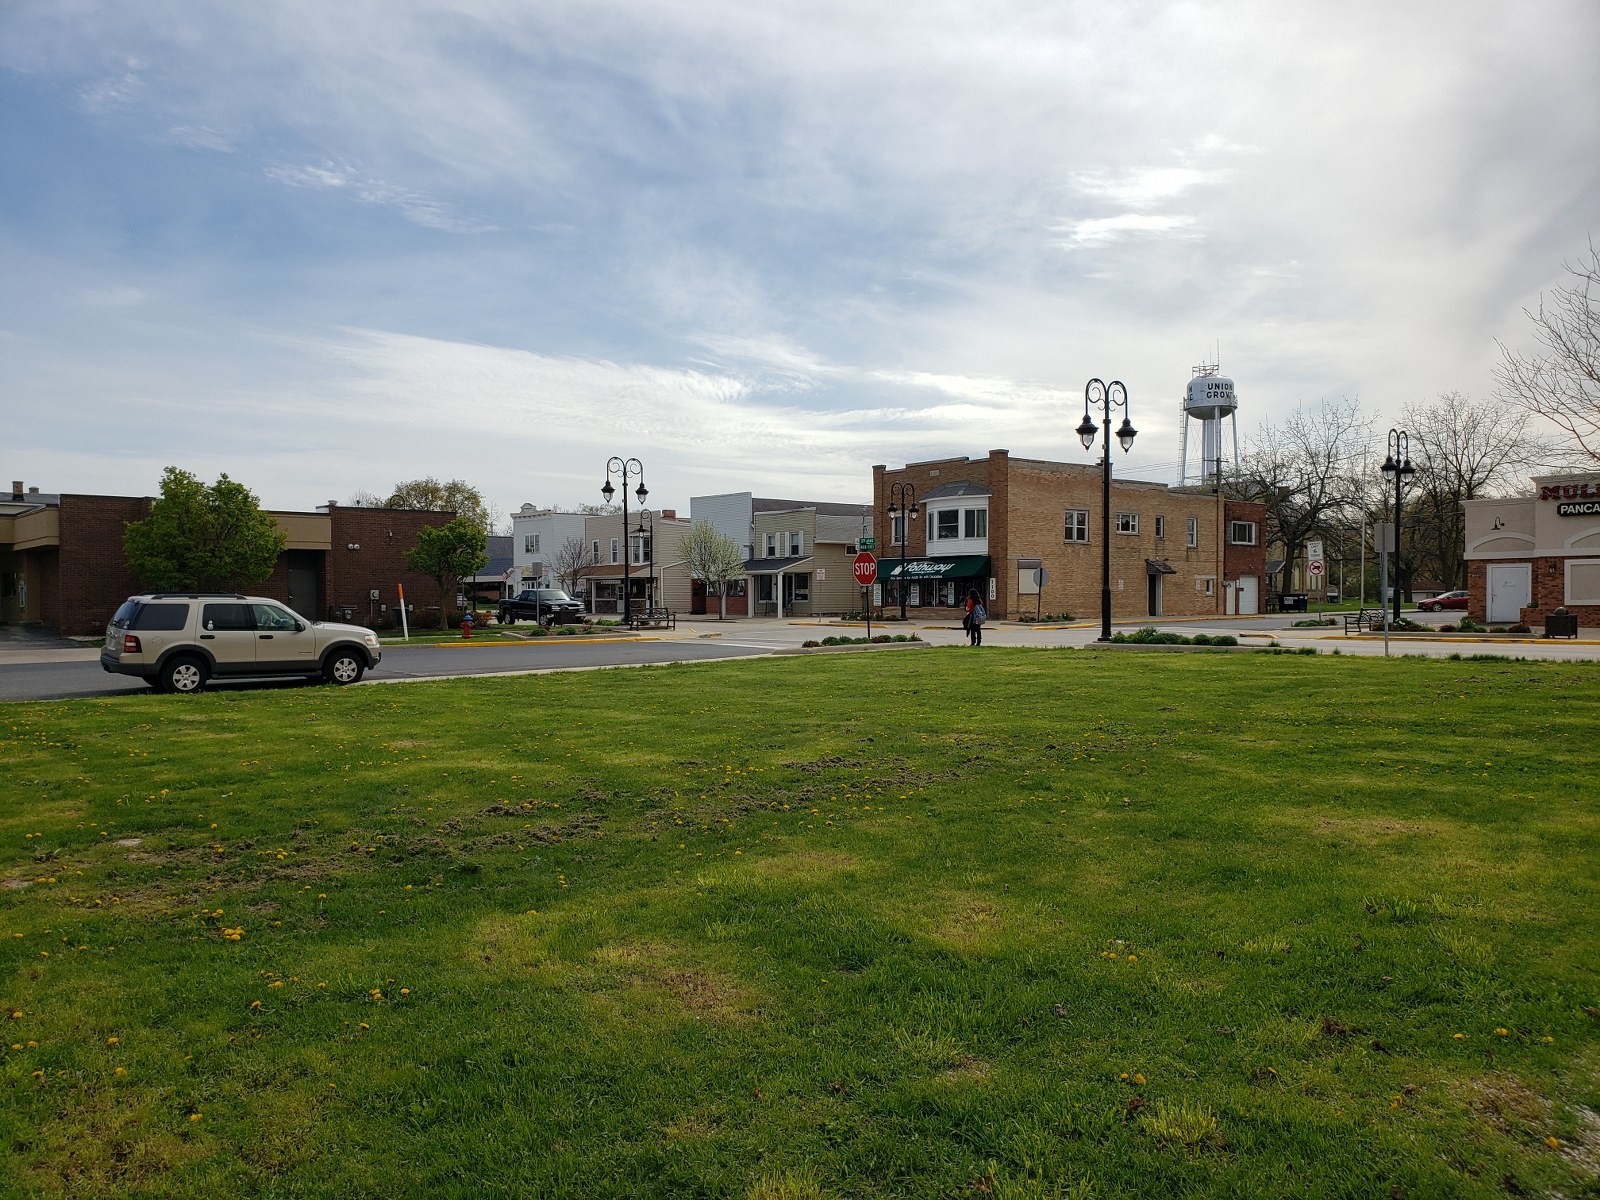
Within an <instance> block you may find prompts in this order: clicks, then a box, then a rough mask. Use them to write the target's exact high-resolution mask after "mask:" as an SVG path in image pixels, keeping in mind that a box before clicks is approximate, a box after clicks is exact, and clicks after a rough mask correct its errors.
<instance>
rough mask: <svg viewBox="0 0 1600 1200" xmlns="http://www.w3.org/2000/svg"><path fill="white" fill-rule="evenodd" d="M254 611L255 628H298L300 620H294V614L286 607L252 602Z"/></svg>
mask: <svg viewBox="0 0 1600 1200" xmlns="http://www.w3.org/2000/svg"><path fill="white" fill-rule="evenodd" d="M250 607H251V609H252V610H254V612H255V618H256V628H257V629H278V630H294V629H299V628H300V622H299V621H297V620H295V618H294V614H293V613H291V612H289V611H288V610H286V609H282V608H279V607H278V606H277V605H276V604H252V605H251V606H250Z"/></svg>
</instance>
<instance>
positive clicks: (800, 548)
mask: <svg viewBox="0 0 1600 1200" xmlns="http://www.w3.org/2000/svg"><path fill="white" fill-rule="evenodd" d="M805 545H806V538H805V534H804V533H796V532H791V533H790V534H789V557H790V558H800V557H802V556H803V555H804V554H805Z"/></svg>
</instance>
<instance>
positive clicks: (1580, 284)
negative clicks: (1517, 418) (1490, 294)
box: [1494, 241, 1600, 462]
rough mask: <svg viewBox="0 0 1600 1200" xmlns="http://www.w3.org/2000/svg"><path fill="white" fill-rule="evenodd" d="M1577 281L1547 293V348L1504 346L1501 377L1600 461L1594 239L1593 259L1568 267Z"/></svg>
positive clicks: (1543, 316) (1541, 323) (1543, 322)
mask: <svg viewBox="0 0 1600 1200" xmlns="http://www.w3.org/2000/svg"><path fill="white" fill-rule="evenodd" d="M1567 272H1568V274H1570V275H1571V276H1572V282H1571V283H1570V284H1569V285H1568V286H1566V287H1564V288H1558V289H1557V290H1556V291H1555V292H1554V293H1552V294H1551V296H1550V297H1549V298H1548V300H1547V299H1546V298H1545V296H1543V295H1542V294H1541V295H1540V297H1539V308H1538V311H1536V312H1529V311H1528V310H1527V309H1523V310H1522V311H1523V313H1524V314H1525V315H1526V316H1527V318H1528V319H1529V320H1530V321H1532V322H1533V337H1534V341H1536V342H1538V343H1539V345H1540V346H1542V347H1543V348H1544V350H1543V353H1540V352H1538V351H1535V352H1534V353H1532V354H1528V355H1523V354H1518V353H1517V352H1516V351H1514V350H1512V349H1510V348H1509V347H1508V346H1506V344H1505V343H1504V342H1500V343H1498V345H1499V346H1500V365H1499V366H1497V367H1496V368H1495V372H1494V375H1495V381H1496V382H1497V383H1498V384H1499V385H1500V389H1501V392H1502V394H1503V395H1504V396H1505V398H1506V399H1508V400H1510V401H1511V402H1513V403H1514V404H1517V405H1520V406H1521V407H1522V408H1524V409H1526V410H1527V411H1528V412H1530V413H1536V414H1538V415H1539V416H1541V417H1544V418H1546V419H1548V420H1550V421H1552V422H1554V423H1555V424H1556V425H1557V426H1559V427H1560V428H1562V429H1564V430H1565V431H1566V432H1567V433H1568V434H1569V435H1571V437H1572V438H1573V440H1575V441H1576V442H1577V444H1578V448H1579V449H1580V450H1581V451H1582V453H1583V455H1584V456H1585V457H1586V458H1588V459H1590V460H1592V461H1594V462H1600V251H1597V250H1596V249H1595V245H1594V242H1592V241H1591V242H1590V243H1589V257H1588V260H1587V261H1580V262H1579V263H1578V265H1577V266H1571V265H1568V266H1567Z"/></svg>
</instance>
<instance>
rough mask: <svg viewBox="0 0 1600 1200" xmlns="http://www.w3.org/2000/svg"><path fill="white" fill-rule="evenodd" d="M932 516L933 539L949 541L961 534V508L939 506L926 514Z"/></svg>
mask: <svg viewBox="0 0 1600 1200" xmlns="http://www.w3.org/2000/svg"><path fill="white" fill-rule="evenodd" d="M928 515H929V516H930V517H932V518H933V540H934V541H936V542H950V541H954V540H955V539H956V538H959V537H960V536H961V510H960V509H959V508H941V509H937V510H935V511H933V512H931V513H929V514H928Z"/></svg>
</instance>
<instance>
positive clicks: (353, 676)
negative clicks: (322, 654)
mask: <svg viewBox="0 0 1600 1200" xmlns="http://www.w3.org/2000/svg"><path fill="white" fill-rule="evenodd" d="M366 669H367V664H366V660H365V659H363V658H362V657H361V655H359V654H357V653H356V652H355V651H354V650H335V651H334V652H333V653H332V654H330V655H328V658H327V661H326V662H324V663H323V664H322V677H323V679H325V680H327V681H328V682H329V683H338V684H346V683H358V682H360V679H361V676H362V675H363V674H364V673H365V672H366Z"/></svg>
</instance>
